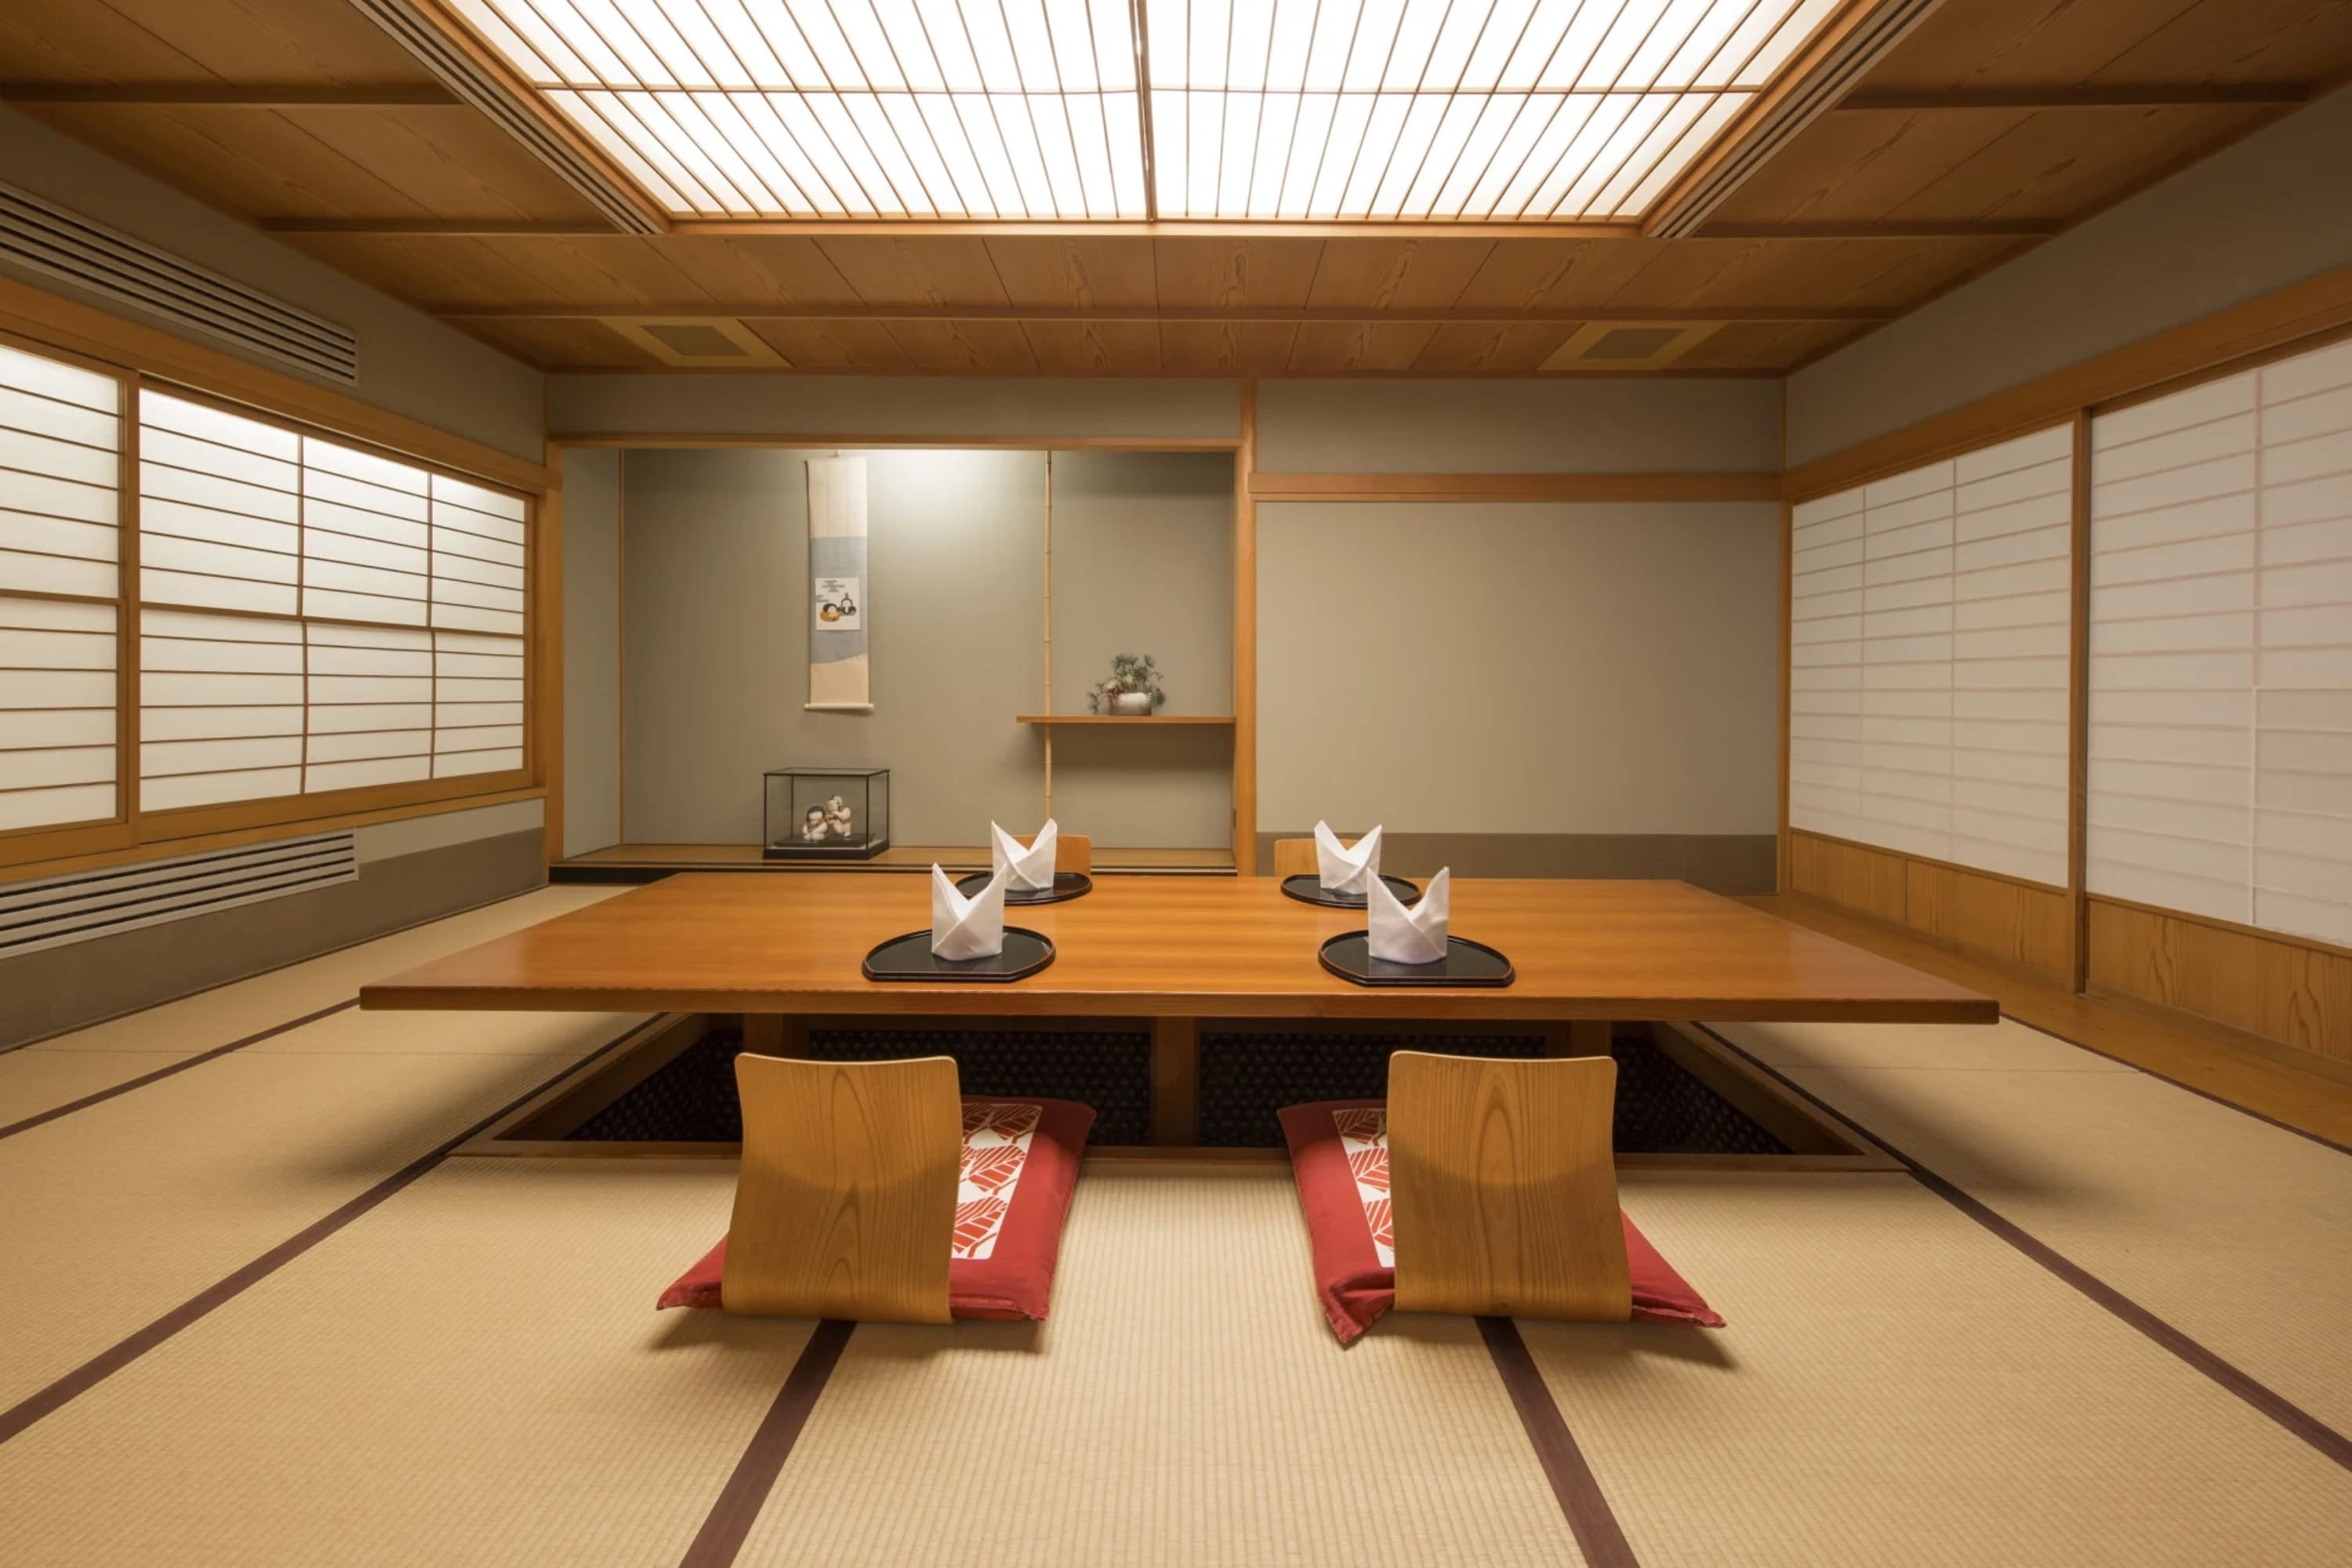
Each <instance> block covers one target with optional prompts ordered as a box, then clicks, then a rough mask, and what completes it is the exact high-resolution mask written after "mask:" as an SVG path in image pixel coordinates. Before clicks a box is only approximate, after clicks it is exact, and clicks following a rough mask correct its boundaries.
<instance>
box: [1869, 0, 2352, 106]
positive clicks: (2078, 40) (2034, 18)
mask: <svg viewBox="0 0 2352 1568" xmlns="http://www.w3.org/2000/svg"><path fill="white" fill-rule="evenodd" d="M2347 53H2352V6H2347V5H2341V4H2330V3H2317V4H2315V3H2314V0H2072V3H2071V4H2069V3H2055V0H1961V3H1959V4H1953V5H1943V6H1940V7H1938V8H1937V10H1936V11H1935V12H1934V13H1933V14H1932V15H1931V16H1928V17H1927V20H1926V21H1924V22H1922V23H1920V24H1919V26H1918V27H1917V28H1916V30H1914V31H1913V32H1912V34H1911V36H1910V37H1906V39H1904V40H1903V42H1902V43H1901V44H1899V45H1897V46H1896V47H1895V50H1894V52H1893V53H1891V54H1889V55H1888V56H1887V58H1885V60H1883V61H1881V62H1880V64H1879V65H1878V67H1877V68H1876V69H1874V71H1872V72H1871V73H1870V78H1869V80H1868V81H1867V82H1866V83H1865V84H1864V90H1866V91H1885V90H1889V89H1999V88H2012V87H2026V86H2035V87H2049V86H2065V87H2085V86H2105V87H2120V86H2126V85H2143V84H2147V83H2179V82H2205V83H2213V84H2220V83H2225V82H2226V83H2255V82H2307V81H2318V80H2324V79H2327V78H2328V77H2330V76H2332V75H2334V74H2335V73H2336V72H2337V71H2339V70H2341V69H2342V68H2343V62H2344V60H2345V58H2346V57H2347Z"/></svg>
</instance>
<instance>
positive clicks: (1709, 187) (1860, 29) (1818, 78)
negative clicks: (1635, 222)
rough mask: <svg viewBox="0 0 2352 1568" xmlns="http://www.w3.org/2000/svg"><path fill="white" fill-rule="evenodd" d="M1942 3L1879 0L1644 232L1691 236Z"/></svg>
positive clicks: (1663, 236)
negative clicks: (1869, 13)
mask: <svg viewBox="0 0 2352 1568" xmlns="http://www.w3.org/2000/svg"><path fill="white" fill-rule="evenodd" d="M1942 4H1943V0H1882V3H1881V4H1879V5H1877V7H1876V8H1875V9H1874V11H1873V12H1872V14H1871V15H1870V16H1867V17H1866V18H1864V20H1863V22H1862V23H1861V25H1860V26H1856V27H1854V28H1853V30H1852V31H1850V32H1848V33H1847V34H1846V35H1845V37H1843V38H1840V39H1839V40H1838V41H1837V43H1836V44H1835V45H1833V46H1832V47H1831V49H1830V51H1829V53H1828V54H1827V55H1826V56H1824V57H1823V58H1821V59H1819V60H1816V61H1815V62H1813V64H1812V65H1811V67H1810V68H1807V69H1806V71H1805V75H1804V77H1803V78H1802V79H1801V80H1799V81H1798V82H1797V83H1796V84H1795V86H1794V88H1793V89H1792V90H1790V92H1788V93H1786V94H1784V95H1782V97H1781V98H1780V101H1779V102H1777V103H1775V104H1773V105H1772V107H1771V108H1770V110H1768V111H1767V112H1766V113H1765V115H1764V117H1763V118H1762V119H1760V120H1759V121H1755V122H1754V123H1753V124H1751V125H1749V126H1748V129H1747V130H1745V131H1743V132H1738V137H1739V140H1738V144H1737V145H1735V146H1733V147H1732V148H1730V149H1729V151H1728V152H1727V153H1725V155H1724V156H1723V157H1722V158H1721V159H1719V160H1718V161H1717V163H1716V165H1715V166H1714V167H1713V168H1712V169H1709V170H1708V171H1707V172H1706V176H1705V177H1704V178H1703V179H1701V180H1700V181H1698V183H1697V184H1693V185H1690V186H1688V187H1686V188H1685V190H1684V191H1683V193H1682V195H1679V196H1677V197H1675V198H1674V200H1673V205H1670V206H1668V207H1666V208H1665V209H1664V210H1663V211H1661V212H1659V213H1657V214H1655V215H1654V216H1652V217H1651V219H1650V222H1649V226H1648V228H1647V230H1646V231H1645V232H1647V233H1648V234H1650V235H1652V236H1654V237H1657V238H1659V239H1687V238H1689V237H1691V235H1692V234H1693V232H1694V231H1696V229H1697V228H1698V226H1700V225H1701V224H1704V223H1705V222H1706V220H1707V218H1708V217H1709V216H1712V215H1713V214H1714V212H1715V209H1716V208H1717V207H1719V206H1721V205H1723V204H1724V203H1725V202H1726V201H1727V200H1729V199H1730V196H1731V193H1732V192H1734V191H1736V190H1738V188H1739V187H1740V186H1741V185H1743V184H1746V183H1747V182H1748V176H1750V175H1751V174H1755V173H1756V171H1757V170H1759V169H1760V168H1762V167H1763V166H1764V165H1765V164H1766V163H1769V162H1770V161H1771V160H1772V159H1773V158H1775V157H1777V156H1779V155H1780V150H1781V149H1782V148H1784V147H1786V146H1788V144H1789V143H1790V142H1792V141H1794V140H1795V139H1796V137H1797V133H1798V132H1801V131H1802V130H1804V128H1805V127H1806V126H1808V125H1811V123H1812V122H1813V121H1815V120H1816V119H1818V118H1819V117H1820V116H1821V115H1822V113H1824V112H1825V111H1827V110H1829V109H1830V108H1831V106H1832V105H1833V104H1835V103H1836V102H1837V100H1840V99H1842V98H1843V97H1844V96H1845V95H1846V94H1847V93H1849V92H1852V91H1853V89H1854V87H1855V86H1856V84H1858V83H1859V82H1860V81H1861V79H1862V78H1863V76H1864V73H1865V72H1867V71H1869V70H1870V69H1871V68H1873V67H1874V66H1876V65H1877V64H1878V62H1879V61H1881V60H1883V59H1885V58H1886V56H1887V55H1888V53H1889V52H1891V51H1892V50H1893V49H1894V47H1895V45H1897V44H1899V43H1901V42H1902V41H1903V39H1904V37H1905V36H1906V35H1907V34H1908V33H1909V32H1910V31H1911V29H1912V28H1914V27H1916V26H1918V25H1919V24H1920V23H1921V22H1923V21H1925V20H1926V19H1927V16H1928V15H1929V13H1931V12H1933V11H1934V10H1935V9H1936V7H1937V6H1938V5H1942Z"/></svg>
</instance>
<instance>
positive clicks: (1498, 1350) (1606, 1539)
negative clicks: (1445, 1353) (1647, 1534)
mask: <svg viewBox="0 0 2352 1568" xmlns="http://www.w3.org/2000/svg"><path fill="white" fill-rule="evenodd" d="M1478 1337H1479V1338H1480V1339H1482V1340H1484V1341H1486V1353H1487V1354H1488V1355H1489V1356H1492V1357H1493V1358H1494V1361H1495V1371H1496V1373H1497V1374H1499V1375H1500V1376H1501V1378H1502V1380H1503V1387H1504V1389H1505V1390H1506V1391H1507V1392H1508V1393H1509V1394H1510V1396H1511V1407H1512V1408H1513V1409H1515V1410H1517V1412H1518V1413H1519V1425H1520V1426H1524V1427H1526V1428H1527V1432H1528V1442H1529V1443H1530V1444H1532V1445H1533V1446H1534V1447H1535V1451H1536V1460H1537V1462H1538V1463H1539V1464H1541V1465H1542V1466H1543V1472H1544V1479H1547V1480H1549V1482H1551V1495H1552V1496H1553V1498H1555V1499H1556V1500H1558V1501H1559V1511H1560V1512H1561V1513H1562V1514H1563V1515H1565V1516H1566V1518H1567V1520H1568V1528H1569V1532H1570V1534H1572V1535H1574V1536H1575V1537H1576V1548H1577V1550H1578V1551H1579V1552H1582V1553H1583V1555H1584V1562H1585V1568H1641V1564H1640V1561H1639V1560H1638V1559H1637V1558H1635V1557H1634V1555H1633V1543H1632V1542H1629V1541H1627V1540H1626V1539H1625V1531H1624V1529H1623V1527H1622V1526H1621V1525H1619V1524H1618V1522H1617V1515H1616V1514H1615V1513H1614V1512H1612V1510H1611V1509H1610V1507H1609V1499H1608V1498H1607V1497H1606V1496H1605V1495H1604V1494H1603V1493H1602V1492H1601V1481H1600V1479H1599V1478H1598V1477H1596V1476H1594V1475H1593V1473H1592V1467H1591V1465H1589V1464H1587V1463H1585V1460H1584V1450H1582V1449H1581V1448H1579V1447H1577V1446H1576V1436H1575V1434H1574V1433H1572V1432H1570V1430H1569V1429H1568V1418H1567V1417H1566V1416H1565V1415H1561V1414H1560V1409H1559V1400H1557V1399H1555V1398H1554V1397H1553V1396H1552V1392H1551V1387H1550V1385H1549V1384H1546V1383H1545V1382H1544V1377H1543V1373H1541V1372H1539V1371H1538V1370H1537V1368H1536V1361H1535V1357H1533V1356H1532V1355H1529V1354H1528V1342H1527V1341H1525V1340H1523V1339H1521V1338H1520V1337H1519V1326H1518V1324H1517V1323H1515V1322H1513V1321H1511V1320H1510V1319H1508V1318H1480V1319H1479V1320H1478Z"/></svg>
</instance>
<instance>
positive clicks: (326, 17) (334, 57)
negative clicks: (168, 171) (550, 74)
mask: <svg viewBox="0 0 2352 1568" xmlns="http://www.w3.org/2000/svg"><path fill="white" fill-rule="evenodd" d="M0 78H7V79H18V80H23V79H37V80H47V81H72V82H125V81H181V82H204V83H216V82H234V81H270V82H307V83H312V84H316V85H320V86H326V85H331V84H346V83H352V82H406V83H412V84H414V83H423V82H430V81H432V80H433V77H432V75H431V74H430V73H429V72H427V71H426V70H425V68H424V67H423V66H421V65H419V64H418V63H417V62H416V58H415V56H413V55H411V54H410V53H409V52H408V51H407V50H406V49H404V48H402V47H400V46H399V45H398V44H396V43H394V41H393V40H392V38H391V37H390V36H388V35H387V34H386V33H385V32H384V31H383V28H381V27H379V26H376V25H375V24H374V23H373V22H371V21H369V20H368V19H367V18H366V17H365V16H362V15H360V13H359V12H357V11H355V10H353V9H352V8H351V6H349V5H344V4H341V0H200V3H199V0H7V4H6V5H0Z"/></svg>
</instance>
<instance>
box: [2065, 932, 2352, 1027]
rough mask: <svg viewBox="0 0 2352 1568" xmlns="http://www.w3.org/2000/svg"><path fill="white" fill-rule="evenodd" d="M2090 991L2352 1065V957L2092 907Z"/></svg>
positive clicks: (2296, 942) (2285, 939)
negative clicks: (2158, 1007)
mask: <svg viewBox="0 0 2352 1568" xmlns="http://www.w3.org/2000/svg"><path fill="white" fill-rule="evenodd" d="M2089 918H2090V952H2089V958H2090V968H2089V975H2088V980H2089V990H2090V994H2092V995H2095V996H2116V997H2126V998H2130V999H2133V1000H2137V1001H2141V1002H2153V1003H2156V1004H2158V1005H2162V1006H2167V1007H2177V1008H2179V1009H2180V1010H2181V1011H2182V1012H2185V1013H2194V1014H2196V1015H2197V1016H2199V1017H2201V1018H2210V1019H2212V1020H2213V1021H2215V1022H2216V1023H2221V1024H2226V1025H2228V1026H2230V1027H2231V1028H2235V1029H2243V1030H2246V1031H2247V1032H2249V1033H2251V1034H2256V1035H2264V1036H2268V1037H2270V1038H2272V1039H2274V1040H2282V1041H2284V1042H2285V1043H2286V1044H2288V1045H2291V1046H2300V1047H2303V1048H2304V1049H2305V1050H2308V1051H2315V1052H2317V1053H2319V1054H2320V1055H2321V1056H2323V1057H2328V1058H2333V1059H2335V1060H2336V1061H2338V1062H2344V1063H2352V952H2344V951H2343V950H2342V949H2340V948H2332V947H2328V946H2326V945H2325V944H2324V943H2317V942H2305V941H2302V940H2300V939H2298V938H2295V937H2291V936H2280V935H2276V934H2274V933H2272V932H2268V931H2252V930H2249V929H2247V928H2245V927H2242V926H2231V925H2224V924H2221V923H2219V922H2217V921H2206V920H2200V919H2198V918H2196V917H2194V916H2188V915H2179V914H2172V913H2168V912H2167V911H2164V910H2153V909H2148V908H2147V907H2145V906H2143V905H2139V904H2129V903H2124V902H2121V901H2119V900H2114V899H2103V898H2100V897H2098V896H2096V895H2093V896H2092V898H2091V900H2090V911H2089Z"/></svg>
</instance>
